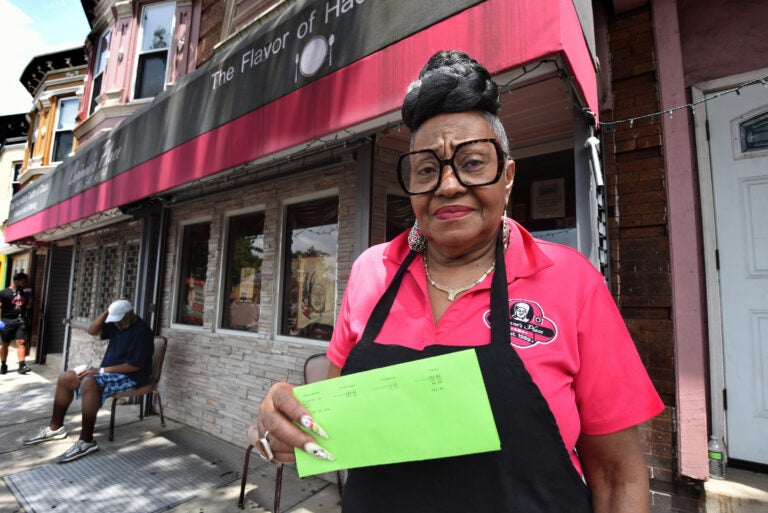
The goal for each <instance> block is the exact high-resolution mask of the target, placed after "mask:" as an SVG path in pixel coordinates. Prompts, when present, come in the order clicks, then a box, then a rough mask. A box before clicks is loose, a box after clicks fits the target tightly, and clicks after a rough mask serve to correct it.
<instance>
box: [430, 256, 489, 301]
mask: <svg viewBox="0 0 768 513" xmlns="http://www.w3.org/2000/svg"><path fill="white" fill-rule="evenodd" d="M494 268H496V261H494V262H493V263H492V264H491V266H490V267H489V268H488V270H487V271H485V272H484V273H483V275H482V276H480V277H479V278H478V279H477V280H475V282H474V283H471V284H469V285H467V286H466V287H459V288H458V289H453V288H451V287H446V286H445V285H440V284H439V283H437V282H436V281H435V280H433V279H432V276H430V275H429V264H427V255H426V253H425V254H424V270H425V271H426V272H427V280H429V283H430V285H432V286H433V287H435V288H436V289H437V290H441V291H443V292H445V293H446V294H448V301H453V300H454V299H456V296H458V295H459V294H461V293H462V292H466V291H468V290H469V289H471V288H472V287H474V286H475V285H477V284H478V283H480V282H481V281H483V280H484V279H485V278H486V277H487V276H488V275H489V274H491V272H493V270H494Z"/></svg>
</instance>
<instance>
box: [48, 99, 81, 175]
mask: <svg viewBox="0 0 768 513" xmlns="http://www.w3.org/2000/svg"><path fill="white" fill-rule="evenodd" d="M78 103H79V101H78V99H77V98H62V99H61V100H59V111H58V118H59V119H58V121H57V122H56V133H55V134H54V136H53V154H52V156H51V161H52V162H61V161H62V160H64V157H66V156H67V155H69V153H70V152H71V151H72V143H73V142H74V139H75V136H74V135H73V134H72V130H73V129H74V128H75V117H76V116H77V104H78Z"/></svg>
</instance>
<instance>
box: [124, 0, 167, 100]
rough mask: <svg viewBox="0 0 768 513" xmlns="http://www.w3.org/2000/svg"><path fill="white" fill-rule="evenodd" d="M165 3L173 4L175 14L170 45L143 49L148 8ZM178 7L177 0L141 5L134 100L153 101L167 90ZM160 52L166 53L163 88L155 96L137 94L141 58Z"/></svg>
mask: <svg viewBox="0 0 768 513" xmlns="http://www.w3.org/2000/svg"><path fill="white" fill-rule="evenodd" d="M163 5H172V6H173V15H172V16H171V25H170V30H169V39H168V46H167V47H165V48H164V49H150V50H147V51H145V50H143V49H142V43H143V40H144V22H145V16H146V12H147V9H153V8H156V7H160V6H163ZM176 9H177V5H176V0H171V1H163V2H152V3H147V4H144V5H142V6H141V13H140V14H139V18H138V30H137V37H136V55H135V56H134V63H133V84H132V87H131V98H132V100H134V101H151V100H152V99H153V98H154V97H155V96H157V94H160V93H161V92H163V91H165V89H166V88H167V87H168V77H169V75H170V72H171V63H172V61H173V54H172V52H171V48H172V47H173V39H174V31H175V30H176ZM160 52H165V53H166V58H165V72H164V74H163V87H162V89H161V90H160V91H159V92H158V93H156V94H155V95H153V96H137V92H138V91H137V87H138V86H139V65H140V63H141V58H142V57H143V56H145V55H150V54H159V53H160Z"/></svg>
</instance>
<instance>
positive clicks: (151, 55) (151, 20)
mask: <svg viewBox="0 0 768 513" xmlns="http://www.w3.org/2000/svg"><path fill="white" fill-rule="evenodd" d="M175 10H176V4H175V3H173V2H168V3H162V4H155V5H148V6H146V7H144V13H143V14H144V15H143V17H142V20H141V37H140V41H139V58H138V59H139V60H138V64H137V67H136V90H135V91H134V97H135V98H150V97H152V96H155V95H157V94H158V93H159V92H160V91H162V90H163V89H165V81H166V76H167V74H168V48H169V47H170V45H171V38H172V35H173V16H174V12H175Z"/></svg>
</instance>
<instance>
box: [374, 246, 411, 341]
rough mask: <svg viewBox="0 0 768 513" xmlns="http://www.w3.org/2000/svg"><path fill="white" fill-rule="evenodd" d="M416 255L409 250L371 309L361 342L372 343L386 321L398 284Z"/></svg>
mask: <svg viewBox="0 0 768 513" xmlns="http://www.w3.org/2000/svg"><path fill="white" fill-rule="evenodd" d="M418 254H419V253H417V252H416V251H414V250H411V251H410V252H409V253H408V255H407V256H406V257H405V260H403V263H402V264H400V268H399V269H398V270H397V272H396V273H395V277H394V278H392V283H390V284H389V287H387V290H386V291H385V292H384V295H382V296H381V298H380V299H379V302H378V303H376V306H375V307H374V308H373V311H372V312H371V316H370V318H369V319H368V323H366V325H365V330H364V331H363V336H362V337H360V340H361V341H362V340H371V341H373V340H375V339H376V337H377V336H378V334H379V332H380V331H381V328H382V327H383V326H384V321H386V320H387V317H388V316H389V311H390V310H391V309H392V304H393V303H394V302H395V297H397V291H398V290H400V282H401V281H402V280H403V275H404V274H405V270H406V269H408V267H409V266H410V265H411V263H412V262H413V260H414V259H415V258H416V256H417V255H418Z"/></svg>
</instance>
